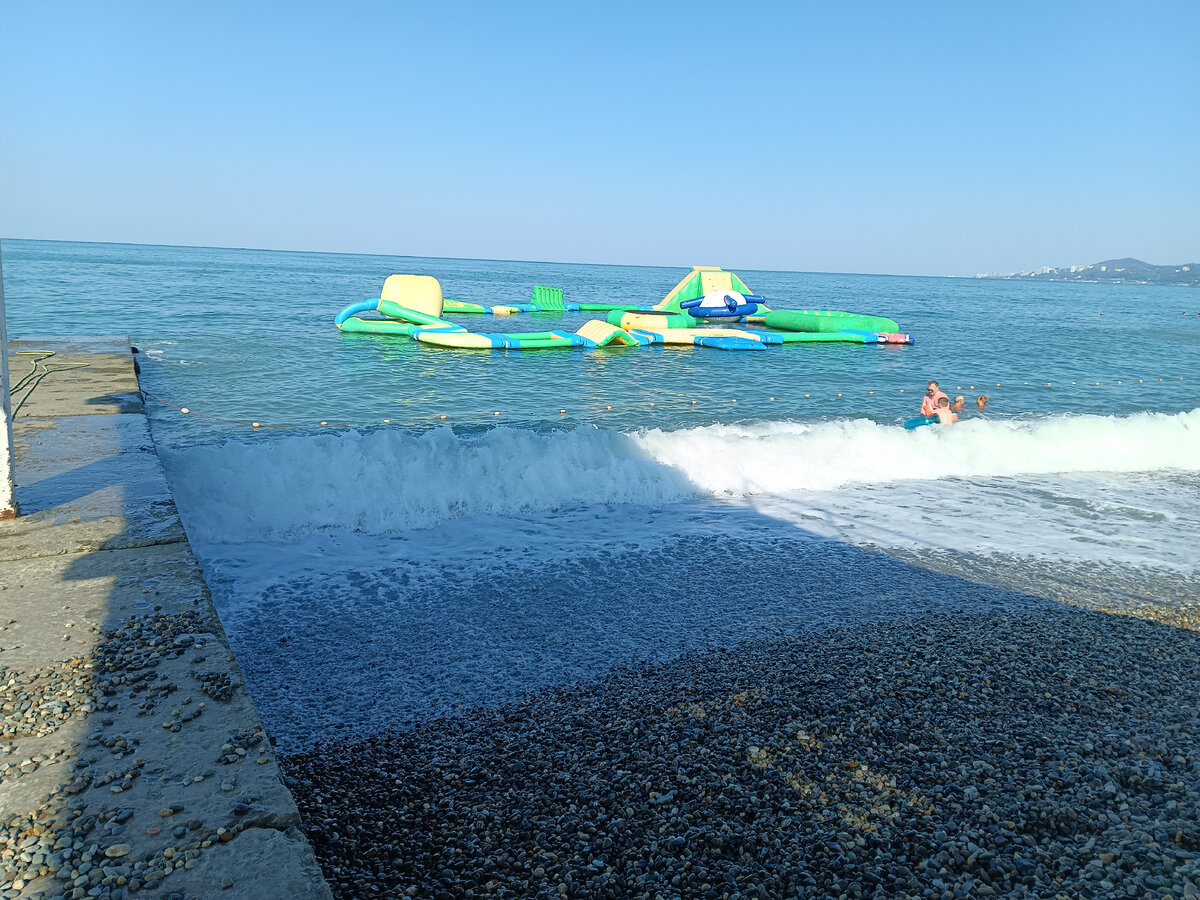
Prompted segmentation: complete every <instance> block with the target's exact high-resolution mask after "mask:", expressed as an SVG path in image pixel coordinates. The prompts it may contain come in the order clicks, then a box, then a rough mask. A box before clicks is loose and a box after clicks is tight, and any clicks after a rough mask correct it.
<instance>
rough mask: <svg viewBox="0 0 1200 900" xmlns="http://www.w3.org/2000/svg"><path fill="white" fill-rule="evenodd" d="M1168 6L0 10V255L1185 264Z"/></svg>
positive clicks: (956, 271)
mask: <svg viewBox="0 0 1200 900" xmlns="http://www.w3.org/2000/svg"><path fill="white" fill-rule="evenodd" d="M1198 33H1200V2H1196V0H1175V2H1153V0H1152V2H1142V3H1137V4H1132V3H1125V4H1117V3H1104V2H1086V3H1083V2H1081V3H1069V2H1045V0H1043V2H1036V3H1022V2H1005V3H986V4H985V3H964V2H961V0H956V2H944V3H942V2H938V3H934V2H919V0H913V2H906V3H897V2H886V3H884V2H881V3H866V2H845V3H834V2H819V3H818V2H792V3H783V2H780V3H764V2H755V0H744V2H740V3H736V4H735V3H728V2H727V3H719V4H718V3H702V2H694V3H673V2H654V0H648V2H647V0H643V2H640V3H625V2H620V0H614V2H605V3H591V4H589V3H580V4H574V3H563V2H555V3H532V2H529V3H526V2H520V0H512V2H505V3H468V2H452V0H450V2H444V3H439V4H431V3H403V2H394V3H387V2H377V3H364V2H355V0H341V2H338V3H306V2H292V3H287V4H284V3H277V4H270V3H246V2H220V0H205V2H203V3H199V2H196V3H162V2H144V3H141V2H136V3H135V2H121V0H107V2H104V3H95V2H87V3H74V2H54V3H46V2H43V0H9V2H6V3H5V4H4V5H3V6H2V7H0V98H2V100H0V235H3V236H4V237H6V238H37V239H53V240H78V241H113V242H131V243H155V244H182V245H198V246H217V247H254V248H269V249H288V250H318V251H334V252H354V253H379V254H396V255H404V256H437V257H460V258H486V259H519V260H550V261H561V262H595V263H614V264H629V265H663V266H687V265H720V266H724V267H726V268H731V269H732V268H742V269H782V270H798V271H818V272H864V273H893V274H925V275H974V274H975V273H977V272H1013V271H1022V270H1028V269H1032V268H1035V267H1038V266H1043V265H1049V266H1063V265H1075V264H1079V265H1083V264H1088V263H1093V262H1097V261H1099V260H1103V259H1110V258H1116V257H1124V256H1134V257H1138V258H1140V259H1143V260H1146V261H1148V262H1151V263H1156V264H1176V263H1182V262H1196V261H1200V177H1198V176H1200V116H1197V114H1196V102H1197V97H1200V52H1198V51H1197V49H1196V47H1197V45H1196V36H1197V34H1198Z"/></svg>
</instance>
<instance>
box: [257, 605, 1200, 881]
mask: <svg viewBox="0 0 1200 900" xmlns="http://www.w3.org/2000/svg"><path fill="white" fill-rule="evenodd" d="M1198 703H1200V634H1197V633H1196V632H1194V631H1188V630H1183V629H1176V628H1169V627H1166V626H1163V625H1159V624H1156V623H1152V622H1147V621H1144V620H1141V619H1137V618H1131V617H1128V616H1120V615H1111V614H1106V613H1103V612H1097V611H1090V610H1084V609H1081V608H1078V607H1073V606H1069V605H1066V604H1053V603H1047V604H1046V605H1045V607H1044V608H1042V609H1024V610H1021V609H1001V610H992V611H986V610H985V611H981V612H979V613H976V614H972V615H968V616H964V617H962V618H959V619H957V620H953V621H952V620H948V619H946V618H944V617H939V616H925V617H920V616H918V617H916V618H912V619H904V620H888V621H882V622H876V623H872V624H866V625H861V626H852V627H843V628H836V629H833V630H830V631H828V632H826V633H824V634H822V635H820V639H819V642H818V641H814V640H811V639H809V638H804V637H795V638H786V639H776V640H765V641H759V642H755V643H750V644H746V645H743V646H741V647H738V648H735V649H731V650H721V651H717V652H713V653H707V654H703V655H691V656H687V657H683V658H680V659H677V660H675V661H673V662H670V663H666V664H662V665H648V666H643V667H638V668H628V669H621V670H618V671H615V672H613V673H612V674H610V675H609V676H607V677H606V678H604V679H602V680H600V681H599V682H596V683H593V684H587V685H580V686H575V687H569V688H563V689H559V690H552V691H546V692H543V693H541V694H538V695H535V696H531V697H529V698H526V700H524V701H523V702H520V703H516V704H511V705H508V706H504V707H501V708H492V709H477V710H474V711H472V712H471V713H469V714H467V715H464V716H462V717H457V718H449V719H439V720H436V721H432V722H428V723H425V724H422V725H420V726H418V727H417V728H415V729H413V730H411V731H406V732H399V733H392V734H390V735H378V736H375V737H372V738H368V739H366V740H361V741H349V742H331V743H328V744H322V745H318V746H316V747H314V748H312V749H310V750H309V751H307V752H305V753H301V754H293V755H289V756H283V757H281V760H280V763H281V767H282V769H283V771H284V773H285V781H286V783H287V784H288V785H289V787H291V789H292V791H293V793H294V795H295V798H296V800H297V803H298V804H299V806H300V809H301V814H302V817H303V819H304V829H305V831H306V833H307V835H308V837H309V840H310V842H311V843H312V845H313V847H314V849H315V851H316V853H317V856H318V858H319V859H320V861H321V864H322V867H323V869H324V871H325V873H326V877H327V880H328V883H329V885H330V887H331V889H332V890H333V891H334V894H335V896H338V897H341V898H349V897H360V896H377V895H379V894H378V893H377V892H378V891H381V890H382V891H383V892H384V894H386V895H401V894H407V895H409V896H422V897H426V896H428V897H473V896H488V897H534V896H537V897H675V896H679V897H721V898H731V900H732V898H736V897H805V896H819V895H825V894H832V895H834V896H837V895H844V896H849V897H859V896H861V897H876V896H877V897H885V896H887V897H891V896H911V897H945V898H954V897H963V896H968V895H970V896H1036V897H1046V896H1064V897H1109V896H1111V897H1118V896H1120V897H1125V896H1136V897H1143V896H1147V897H1161V896H1188V895H1189V894H1186V893H1185V891H1193V890H1194V889H1195V885H1196V884H1197V883H1198V882H1200V867H1198V861H1200V758H1198V756H1197V752H1196V747H1197V746H1198V745H1200V714H1198V711H1197V710H1198V707H1197V704H1198ZM1189 884H1191V885H1193V887H1191V888H1189V887H1188V885H1189ZM1131 887H1133V888H1136V890H1135V891H1133V892H1132V893H1131V892H1130V888H1131Z"/></svg>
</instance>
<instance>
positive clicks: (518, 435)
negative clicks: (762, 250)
mask: <svg viewBox="0 0 1200 900" xmlns="http://www.w3.org/2000/svg"><path fill="white" fill-rule="evenodd" d="M694 262H695V263H697V264H705V265H722V266H724V267H725V268H727V269H730V270H732V271H735V272H737V273H738V275H739V276H741V278H742V279H743V280H744V281H745V282H746V283H747V284H748V285H749V287H750V288H751V289H752V290H754V291H755V292H756V293H758V294H760V295H762V296H764V297H766V298H767V300H768V302H769V303H770V304H771V306H772V307H773V308H790V309H835V310H845V311H849V312H856V313H866V314H872V315H883V316H887V317H890V318H892V319H895V320H897V321H898V322H899V323H900V325H901V328H902V330H903V331H905V332H906V333H909V334H911V335H913V336H914V339H915V343H914V344H912V345H881V346H863V345H857V344H815V345H791V346H785V347H771V348H769V349H768V350H766V351H764V352H754V353H748V352H722V351H719V350H713V349H703V348H691V347H688V348H681V347H653V348H623V349H603V350H582V349H576V350H553V351H462V350H452V349H442V348H435V347H429V346H424V345H420V344H417V343H415V342H412V341H410V340H408V339H406V338H402V337H394V336H378V335H361V334H353V335H352V334H341V333H340V332H339V331H338V329H337V328H336V327H335V325H334V321H333V320H334V317H335V315H336V314H337V313H338V311H339V310H341V309H342V308H343V307H344V306H346V305H348V304H350V303H353V302H357V301H360V300H363V299H367V298H370V297H374V296H378V293H379V289H380V287H381V286H382V284H383V281H384V279H385V278H386V277H387V276H388V275H390V274H392V273H413V274H423V275H432V276H435V277H436V278H438V279H439V280H440V282H441V284H442V288H443V291H444V293H445V295H446V296H447V297H450V298H454V299H457V300H465V301H470V302H474V303H481V304H488V305H495V304H505V303H520V302H527V301H528V300H529V297H530V293H531V290H532V288H533V287H534V286H535V285H546V286H550V287H558V288H562V289H563V291H564V297H565V299H566V300H568V301H573V302H616V303H646V304H651V303H654V302H656V301H658V300H659V299H661V298H662V297H663V296H664V295H665V294H666V293H667V292H668V291H669V290H670V289H671V287H673V286H674V285H675V283H676V282H678V281H679V280H680V279H681V278H682V277H683V276H684V275H685V274H686V272H687V269H686V267H672V266H664V267H641V266H618V265H587V264H568V263H546V262H513V261H502V260H471V259H435V258H420V257H405V256H379V255H365V254H363V255H357V254H344V253H306V252H283V251H264V250H239V249H213V248H198V247H168V246H148V245H133V244H94V243H69V242H56V241H29V240H5V241H4V243H3V266H4V289H5V295H6V302H7V316H8V331H9V336H10V338H21V339H34V340H36V338H37V337H38V336H51V337H76V336H87V335H113V334H120V335H128V336H129V337H130V339H131V341H132V343H133V345H134V346H135V347H136V348H137V351H138V353H137V356H136V359H137V361H138V363H139V367H140V381H141V386H142V388H143V390H144V391H145V392H146V409H147V412H148V414H149V417H150V422H151V428H152V432H153V436H154V441H155V443H156V445H157V447H158V450H159V454H160V456H161V458H162V460H163V462H164V465H165V467H166V471H167V475H168V478H169V481H170V484H171V488H172V491H173V493H174V496H175V499H176V502H177V504H178V507H179V511H180V514H181V516H182V519H183V522H184V525H185V527H186V529H187V533H188V536H189V539H190V541H191V544H192V547H193V549H194V551H195V553H196V555H197V558H198V559H199V560H200V562H201V565H202V567H203V569H204V572H205V576H206V579H207V581H208V583H209V586H210V588H211V590H212V593H213V599H214V602H215V603H216V605H217V609H218V612H219V614H220V617H221V620H222V623H223V625H224V627H225V629H226V632H227V634H228V636H229V640H230V643H231V644H232V646H233V648H234V650H235V652H236V653H237V655H238V659H239V662H240V663H241V666H242V669H243V671H244V673H245V675H246V678H247V681H248V684H249V686H250V689H251V691H252V693H253V695H254V697H255V700H256V703H257V705H258V707H259V710H260V712H261V713H262V715H263V718H264V720H265V721H266V724H267V726H268V730H269V731H270V732H271V734H272V735H273V736H274V737H275V738H276V740H278V741H279V743H280V745H281V747H282V748H283V749H293V748H299V747H304V746H307V745H310V744H312V743H314V742H319V741H324V740H328V739H332V738H346V737H349V738H353V737H356V736H361V735H365V734H370V733H375V732H379V731H384V730H388V729H393V728H408V727H412V726H414V725H417V724H419V723H421V722H425V721H428V720H430V719H432V718H436V717H439V716H446V715H459V714H462V713H463V712H465V711H469V710H471V709H472V708H475V707H478V706H481V705H484V706H487V705H494V704H500V703H507V702H513V701H514V700H516V699H519V698H520V697H521V696H523V695H524V694H526V693H528V692H531V691H538V690H544V689H547V688H553V687H555V686H557V685H562V684H568V683H575V682H579V681H587V680H589V679H598V678H602V677H603V676H604V675H605V674H606V673H607V672H610V671H612V670H613V669H614V668H617V667H625V666H640V665H647V664H654V663H658V662H662V661H666V660H670V659H671V658H674V657H676V656H678V655H680V654H684V653H694V652H712V651H714V650H719V649H720V648H722V647H730V646H734V645H736V644H738V643H740V642H742V641H747V640H754V639H758V638H766V637H775V636H779V635H797V634H799V635H805V636H807V638H806V639H812V640H819V635H820V633H821V631H822V629H826V628H830V627H838V626H846V625H850V626H852V625H854V624H855V623H859V622H864V621H869V620H871V619H873V618H877V617H880V616H896V615H901V616H905V615H917V614H926V613H929V612H931V611H932V612H934V613H936V614H943V615H947V616H953V615H964V614H968V613H969V612H970V609H968V607H972V608H974V607H978V606H980V605H983V606H994V605H995V604H1002V603H1011V602H1016V601H1015V600H1014V598H1019V597H1024V596H1028V597H1030V598H1040V599H1043V600H1044V599H1046V598H1047V597H1049V598H1050V599H1051V600H1054V599H1059V597H1058V595H1059V594H1064V593H1066V592H1068V591H1069V590H1072V589H1073V588H1072V587H1071V586H1072V585H1073V586H1074V587H1075V588H1078V587H1079V586H1080V585H1084V586H1085V587H1086V590H1083V591H1082V592H1081V593H1080V594H1079V596H1084V597H1086V598H1091V600H1092V601H1094V602H1101V603H1103V602H1108V603H1109V604H1110V605H1111V604H1114V603H1118V602H1129V603H1153V602H1156V600H1155V598H1156V597H1160V596H1164V595H1167V594H1172V593H1173V594H1174V595H1180V592H1181V591H1182V594H1183V595H1186V596H1189V597H1190V596H1194V595H1193V594H1190V593H1188V592H1189V591H1192V590H1193V588H1194V585H1195V584H1196V579H1197V577H1198V576H1200V572H1198V568H1200V553H1198V552H1197V547H1198V546H1200V291H1198V290H1197V289H1195V288H1187V287H1169V286H1147V285H1132V284H1076V283H1052V282H1051V283H1047V282H1033V281H1017V280H996V279H975V278H949V277H947V278H934V277H903V276H878V275H848V274H827V273H811V272H777V271H756V270H752V269H743V268H740V267H738V265H737V261H736V260H721V259H717V260H712V259H699V260H695V261H694ZM603 315H604V314H603V313H599V314H588V313H579V314H574V313H571V314H565V315H562V314H552V313H534V314H522V315H516V316H508V317H491V316H463V317H461V318H460V319H459V321H460V322H461V323H462V324H464V325H465V326H466V327H468V328H470V329H472V330H479V331H489V332H503V331H507V332H520V331H544V330H549V329H557V328H563V329H570V330H574V329H576V328H578V327H579V325H581V324H582V323H583V322H585V321H586V320H588V319H589V318H597V317H599V318H602V317H603ZM930 379H936V380H937V381H938V382H939V383H940V384H941V386H942V387H943V389H944V390H946V391H947V392H948V393H949V394H950V395H951V396H954V395H956V394H962V395H963V396H964V397H965V398H966V401H967V411H966V412H964V413H963V414H962V416H961V419H960V421H959V422H958V423H957V424H956V425H954V426H953V427H949V428H947V427H924V428H920V429H917V430H914V431H907V430H905V429H904V427H903V425H902V423H903V422H904V420H905V419H907V418H909V417H911V416H914V415H916V414H917V412H918V407H919V405H920V399H921V396H922V394H923V392H924V389H925V384H926V382H927V381H928V380H930ZM980 394H986V395H987V396H988V397H989V398H990V400H989V402H988V404H987V409H986V411H984V412H978V411H977V410H976V407H975V398H976V397H977V396H979V395H980ZM185 409H186V410H187V412H186V413H185V412H183V411H182V410H185ZM250 423H258V427H253V426H252V425H251V424H250ZM1180 585H1183V586H1184V587H1183V588H1182V589H1181V588H1180V587H1179V586H1180ZM1122 598H1124V600H1122ZM1068 599H1076V598H1068ZM972 605H974V606H972Z"/></svg>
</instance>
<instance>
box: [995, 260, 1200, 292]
mask: <svg viewBox="0 0 1200 900" xmlns="http://www.w3.org/2000/svg"><path fill="white" fill-rule="evenodd" d="M975 277H976V278H1009V279H1015V280H1020V281H1090V282H1098V283H1101V284H1176V285H1185V286H1187V287H1200V263H1181V264H1180V265H1177V266H1152V265H1150V263H1147V262H1142V260H1140V259H1133V258H1132V257H1127V258H1125V259H1106V260H1104V261H1103V262H1098V263H1093V264H1092V265H1090V266H1064V267H1062V268H1059V269H1052V268H1050V267H1049V266H1043V267H1042V268H1040V269H1034V270H1033V271H1032V272H1011V273H1008V274H1001V273H998V272H993V273H991V274H985V273H982V272H981V273H980V274H978V275H976V276H975Z"/></svg>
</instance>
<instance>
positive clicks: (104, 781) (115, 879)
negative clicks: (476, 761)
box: [0, 338, 330, 900]
mask: <svg viewBox="0 0 1200 900" xmlns="http://www.w3.org/2000/svg"><path fill="white" fill-rule="evenodd" d="M33 350H48V351H49V350H52V351H54V354H55V355H54V356H53V357H49V358H46V359H44V360H42V361H41V362H40V363H37V359H38V356H37V355H35V354H28V355H27V354H22V353H20V352H19V351H33ZM9 351H10V373H11V377H12V383H13V384H14V385H20V384H21V383H22V381H23V380H24V382H25V385H26V386H28V385H31V384H32V385H33V387H32V389H31V390H28V391H26V390H25V389H23V388H19V389H18V390H17V391H16V392H15V393H14V396H13V406H14V418H13V424H14V446H15V449H16V464H15V475H14V480H15V482H16V497H17V500H18V502H19V504H20V509H21V516H20V517H19V518H17V519H16V520H13V521H3V522H0V668H2V671H0V713H2V718H0V897H3V898H5V900H8V898H17V897H20V898H79V900H82V898H91V897H107V898H114V900H115V898H121V897H137V896H147V897H155V898H158V897H175V896H178V897H182V898H207V897H224V898H229V897H239V898H240V897H245V898H263V900H268V898H280V900H284V898H287V900H293V898H298V900H309V898H312V900H319V898H327V897H329V896H330V893H329V889H328V887H327V886H326V884H325V882H324V880H323V878H322V875H321V871H320V869H319V867H318V866H317V863H316V860H315V858H314V856H313V853H312V850H311V848H310V847H309V845H308V843H307V842H306V840H305V838H304V836H303V834H302V833H301V832H300V830H299V828H298V827H297V825H298V824H299V814H298V812H297V810H296V805H295V803H294V801H293V800H292V797H291V795H290V794H289V793H288V791H287V789H286V787H284V785H283V783H282V781H281V779H280V775H279V771H278V768H277V766H276V762H275V757H274V754H273V752H272V749H271V745H270V741H269V739H268V737H267V736H266V734H265V733H264V730H263V727H262V723H261V721H260V720H259V717H258V713H257V712H256V711H255V709H254V704H253V702H252V700H251V698H250V695H249V693H248V691H247V689H246V686H245V683H244V681H243V678H242V675H241V672H240V670H239V668H238V664H237V660H236V659H235V658H234V656H233V654H232V652H231V651H230V649H229V645H228V642H227V640H226V638H225V634H224V632H223V630H222V628H221V623H220V621H219V620H218V618H217V614H216V610H215V609H214V608H213V604H212V600H211V598H210V595H209V592H208V589H207V587H206V585H205V583H204V580H203V577H202V575H201V572H200V569H199V566H198V565H197V563H196V560H195V558H194V557H193V555H192V551H191V547H190V546H189V545H188V541H187V536H186V534H185V533H184V530H183V526H182V524H181V522H180V520H179V515H178V513H177V511H176V509H175V504H174V501H173V500H172V498H171V492H170V489H169V487H168V485H167V481H166V478H165V476H164V473H163V468H162V464H161V463H160V461H159V458H158V455H157V453H156V451H155V448H154V443H153V440H152V438H151V435H150V429H149V423H148V421H147V418H146V414H145V410H144V409H143V406H142V402H141V398H140V395H139V393H138V383H137V377H136V374H135V367H134V356H133V355H132V353H131V350H130V347H129V341H128V339H127V338H85V339H74V340H65V341H64V340H50V341H44V340H25V341H14V342H12V343H11V344H10V345H9ZM39 365H40V366H41V369H39V368H38V366H39ZM35 380H36V383H34V382H35Z"/></svg>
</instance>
